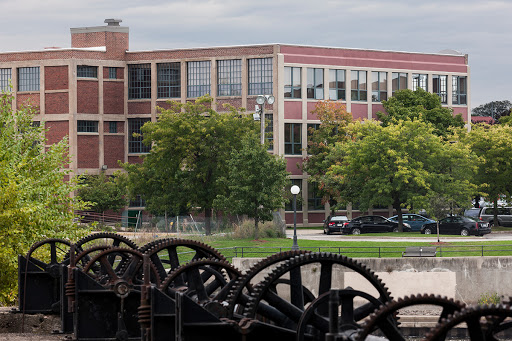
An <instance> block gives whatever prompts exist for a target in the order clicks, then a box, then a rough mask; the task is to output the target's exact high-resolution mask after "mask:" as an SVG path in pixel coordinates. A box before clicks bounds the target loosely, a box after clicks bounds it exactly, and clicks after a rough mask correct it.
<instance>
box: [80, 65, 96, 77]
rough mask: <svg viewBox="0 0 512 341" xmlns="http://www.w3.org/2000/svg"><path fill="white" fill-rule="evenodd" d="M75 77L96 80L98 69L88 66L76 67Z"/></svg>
mask: <svg viewBox="0 0 512 341" xmlns="http://www.w3.org/2000/svg"><path fill="white" fill-rule="evenodd" d="M76 76H77V77H85V78H98V67H97V66H90V65H78V66H77V67H76Z"/></svg>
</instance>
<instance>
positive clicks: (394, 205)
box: [393, 200, 404, 232]
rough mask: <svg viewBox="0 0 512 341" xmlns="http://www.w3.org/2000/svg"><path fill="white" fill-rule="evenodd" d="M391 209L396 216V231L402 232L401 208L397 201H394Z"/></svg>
mask: <svg viewBox="0 0 512 341" xmlns="http://www.w3.org/2000/svg"><path fill="white" fill-rule="evenodd" d="M393 208H394V209H395V210H396V214H397V215H398V231H399V232H404V218H403V217H402V206H401V205H400V203H399V202H398V200H395V203H394V204H393Z"/></svg>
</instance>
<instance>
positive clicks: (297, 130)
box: [284, 123, 302, 155]
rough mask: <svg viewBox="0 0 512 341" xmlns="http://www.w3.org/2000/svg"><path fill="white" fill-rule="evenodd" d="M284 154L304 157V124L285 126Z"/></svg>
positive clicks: (288, 124) (286, 124) (287, 124)
mask: <svg viewBox="0 0 512 341" xmlns="http://www.w3.org/2000/svg"><path fill="white" fill-rule="evenodd" d="M284 153H285V154H290V155H302V124H301V123H285V124H284Z"/></svg>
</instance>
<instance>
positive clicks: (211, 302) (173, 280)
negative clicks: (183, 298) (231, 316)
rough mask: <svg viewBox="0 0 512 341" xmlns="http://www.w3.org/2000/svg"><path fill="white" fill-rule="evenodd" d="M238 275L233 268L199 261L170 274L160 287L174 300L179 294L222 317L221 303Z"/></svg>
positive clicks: (220, 263) (215, 260)
mask: <svg viewBox="0 0 512 341" xmlns="http://www.w3.org/2000/svg"><path fill="white" fill-rule="evenodd" d="M241 275H242V273H241V272H240V271H239V270H238V269H236V268H235V267H234V266H233V265H231V264H230V263H228V262H226V261H222V260H219V259H200V260H194V261H191V262H190V263H187V264H185V265H182V266H180V267H179V268H177V269H175V270H173V271H172V272H171V273H170V274H169V275H168V276H167V278H166V279H165V281H164V282H163V283H162V285H161V286H160V289H161V290H162V291H163V292H166V293H169V294H171V296H172V297H174V293H175V292H182V293H184V294H185V295H187V296H189V297H191V298H193V299H194V300H195V301H196V302H198V303H199V304H201V305H203V306H209V307H210V308H211V307H215V308H216V309H215V310H216V311H220V310H222V311H224V312H223V313H221V315H222V316H225V315H226V314H225V310H226V309H225V307H224V304H223V302H224V301H225V299H226V297H227V295H228V292H229V290H230V289H231V287H232V285H233V284H234V282H235V280H236V279H237V278H239V277H240V276H241Z"/></svg>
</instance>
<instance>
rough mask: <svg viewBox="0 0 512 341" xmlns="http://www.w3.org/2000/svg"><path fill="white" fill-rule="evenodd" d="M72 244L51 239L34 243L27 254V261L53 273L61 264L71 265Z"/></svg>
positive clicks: (62, 240)
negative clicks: (70, 249) (70, 252)
mask: <svg viewBox="0 0 512 341" xmlns="http://www.w3.org/2000/svg"><path fill="white" fill-rule="evenodd" d="M70 245H71V243H70V242H69V241H67V240H64V239H59V238H50V239H45V240H42V241H39V242H37V243H34V244H33V245H32V246H31V247H30V249H29V250H28V252H27V256H26V258H27V260H28V261H30V262H31V263H33V264H35V265H36V266H38V267H40V268H41V269H42V270H45V271H49V272H50V271H51V272H53V270H51V269H54V267H55V266H56V265H59V264H64V265H66V264H69V247H70Z"/></svg>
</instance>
